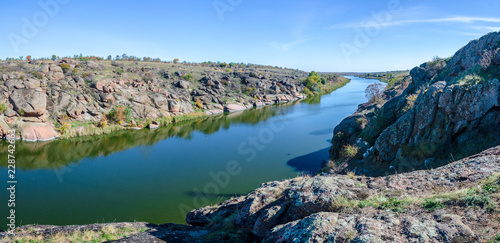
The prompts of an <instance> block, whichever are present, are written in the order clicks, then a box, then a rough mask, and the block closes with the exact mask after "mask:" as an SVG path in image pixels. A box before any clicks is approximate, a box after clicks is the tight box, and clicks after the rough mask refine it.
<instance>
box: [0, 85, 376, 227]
mask: <svg viewBox="0 0 500 243" xmlns="http://www.w3.org/2000/svg"><path fill="white" fill-rule="evenodd" d="M348 78H350V79H352V80H351V82H350V83H348V84H347V85H346V86H344V87H342V88H340V89H338V90H337V91H335V92H333V93H331V94H328V95H324V96H322V97H317V98H315V99H313V100H307V101H301V102H295V103H289V104H283V105H275V106H268V107H262V108H259V109H251V110H247V111H243V112H241V113H237V114H235V113H233V114H224V115H219V116H215V117H209V118H207V119H204V120H200V121H191V122H184V123H181V124H175V125H171V126H168V127H163V128H160V129H157V130H152V131H150V130H140V131H124V132H117V133H114V134H110V135H105V136H101V137H82V138H74V139H69V140H58V141H52V142H44V143H29V142H17V143H16V151H15V154H16V159H17V161H16V166H17V172H16V176H17V181H18V183H17V185H16V221H17V223H18V224H22V225H26V224H51V225H71V224H90V223H102V222H124V221H127V222H130V221H146V222H151V223H156V224H160V223H169V222H172V223H185V221H184V217H185V213H186V212H187V211H188V210H190V209H193V208H198V207H202V206H205V205H212V204H216V203H219V202H222V201H223V200H226V199H228V198H230V197H232V196H237V195H242V194H246V193H248V192H250V191H252V190H253V189H255V188H257V187H258V186H259V185H260V184H261V183H263V182H267V181H273V180H282V179H287V178H292V177H296V176H297V175H298V174H300V173H309V172H314V171H316V170H318V169H319V167H320V166H321V163H322V162H323V161H326V160H327V159H328V149H329V147H330V145H331V143H330V140H331V138H332V134H333V132H332V131H333V128H334V127H335V126H336V125H337V124H338V123H339V122H340V121H341V120H342V119H343V118H345V117H346V116H348V115H350V114H352V113H353V112H354V111H355V110H356V108H357V106H358V104H360V103H363V102H366V98H365V95H364V90H365V88H366V87H367V86H368V85H369V84H372V83H374V82H378V81H376V80H372V79H363V78H357V77H348ZM0 158H4V159H2V161H1V162H0V175H4V176H2V177H3V178H4V181H5V182H4V184H5V187H7V184H6V181H7V168H6V165H7V164H6V158H7V146H6V143H3V144H1V145H0ZM4 191H5V189H4ZM8 197H9V195H8V193H2V194H1V199H0V210H1V217H2V220H0V222H6V217H7V216H8V208H7V201H8ZM0 228H2V229H5V228H6V223H2V224H1V226H0Z"/></svg>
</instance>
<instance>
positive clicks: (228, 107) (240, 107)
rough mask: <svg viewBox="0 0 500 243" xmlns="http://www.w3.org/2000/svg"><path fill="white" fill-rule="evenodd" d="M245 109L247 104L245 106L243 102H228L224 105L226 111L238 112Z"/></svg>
mask: <svg viewBox="0 0 500 243" xmlns="http://www.w3.org/2000/svg"><path fill="white" fill-rule="evenodd" d="M245 109H246V108H245V106H243V105H242V104H228V105H226V106H225V107H224V111H226V112H236V111H242V110H245Z"/></svg>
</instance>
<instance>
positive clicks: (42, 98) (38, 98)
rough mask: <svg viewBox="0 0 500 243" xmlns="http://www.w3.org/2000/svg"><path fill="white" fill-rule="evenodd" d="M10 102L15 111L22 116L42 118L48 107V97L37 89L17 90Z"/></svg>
mask: <svg viewBox="0 0 500 243" xmlns="http://www.w3.org/2000/svg"><path fill="white" fill-rule="evenodd" d="M10 100H11V103H12V105H13V106H14V110H16V111H17V113H19V114H20V115H22V116H41V115H43V114H44V113H45V109H46V107H47V95H46V94H45V93H43V92H42V91H39V90H36V89H16V90H14V91H13V92H12V94H11V95H10Z"/></svg>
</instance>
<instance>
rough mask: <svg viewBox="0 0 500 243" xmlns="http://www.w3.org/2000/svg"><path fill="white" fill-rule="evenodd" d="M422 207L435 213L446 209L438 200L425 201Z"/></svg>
mask: <svg viewBox="0 0 500 243" xmlns="http://www.w3.org/2000/svg"><path fill="white" fill-rule="evenodd" d="M422 207H424V208H426V209H427V210H429V211H434V210H436V209H439V208H444V207H445V205H444V204H443V203H442V202H441V200H438V199H425V202H424V203H423V204H422Z"/></svg>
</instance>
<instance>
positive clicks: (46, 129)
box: [0, 58, 307, 140]
mask: <svg viewBox="0 0 500 243" xmlns="http://www.w3.org/2000/svg"><path fill="white" fill-rule="evenodd" d="M87 59H88V58H87ZM305 77H307V73H305V72H302V71H298V70H291V69H282V68H276V67H270V66H259V65H244V64H231V65H229V64H225V63H224V64H216V63H203V64H199V63H163V62H138V61H104V60H95V61H91V60H85V58H80V59H74V58H63V59H60V60H54V61H53V60H47V59H44V60H31V59H30V61H20V60H14V61H12V60H11V61H0V79H1V81H3V82H2V83H1V84H0V128H1V129H0V131H1V132H2V133H3V134H5V133H6V132H7V130H9V129H10V128H15V129H17V131H21V133H18V135H19V136H21V137H22V138H23V139H26V140H40V139H50V138H53V137H55V136H58V133H59V134H60V135H61V134H62V135H65V134H66V135H67V136H75V135H82V134H99V133H100V132H101V133H102V132H103V131H98V130H104V132H105V130H106V129H107V130H116V129H121V128H122V127H127V126H128V127H145V126H147V124H148V123H150V122H151V121H155V120H156V121H157V122H160V123H165V122H170V121H172V120H173V117H176V116H180V115H186V114H194V113H206V114H214V113H222V112H223V111H239V110H243V109H247V108H250V107H255V106H263V105H267V104H274V103H281V102H288V101H291V100H296V99H299V98H303V97H304V96H303V95H302V94H301V92H302V91H303V87H304V86H303V84H302V82H303V80H304V78H305ZM113 124H114V125H113ZM107 125H113V126H108V128H106V129H104V128H103V127H105V126H107ZM115 125H119V126H115ZM1 135H2V134H0V136H1Z"/></svg>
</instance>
